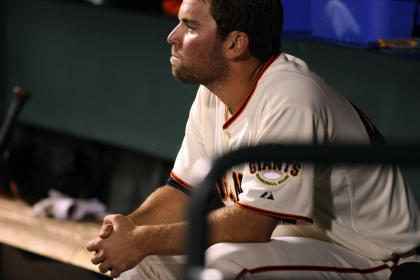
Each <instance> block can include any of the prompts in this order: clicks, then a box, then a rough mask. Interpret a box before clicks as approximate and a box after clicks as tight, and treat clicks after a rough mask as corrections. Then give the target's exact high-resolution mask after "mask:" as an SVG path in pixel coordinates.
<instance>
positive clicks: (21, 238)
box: [0, 196, 101, 273]
mask: <svg viewBox="0 0 420 280" xmlns="http://www.w3.org/2000/svg"><path fill="white" fill-rule="evenodd" d="M100 227H101V223H100V222H74V221H67V220H64V221H60V220H56V219H50V218H43V217H36V216H34V215H33V214H32V213H31V207H30V206H29V205H28V204H26V203H25V202H23V201H22V200H20V199H10V198H5V197H1V196H0V242H1V243H4V244H6V245H9V246H13V247H16V248H19V249H23V250H26V251H29V252H32V253H35V254H38V255H41V256H45V257H48V258H51V259H54V260H57V261H60V262H63V263H67V264H71V265H74V266H78V267H82V268H84V269H87V270H91V271H94V272H98V273H99V270H98V268H97V266H95V265H93V264H92V263H91V262H90V258H91V253H90V252H88V251H87V250H86V249H85V246H86V243H87V242H88V241H90V240H92V239H94V238H95V237H97V235H98V233H99V229H100Z"/></svg>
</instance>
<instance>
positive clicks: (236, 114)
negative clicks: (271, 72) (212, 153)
mask: <svg viewBox="0 0 420 280" xmlns="http://www.w3.org/2000/svg"><path fill="white" fill-rule="evenodd" d="M279 56H280V54H278V55H273V56H272V57H271V58H270V59H269V60H268V61H267V62H265V63H264V65H263V67H262V69H261V71H260V73H258V76H257V78H256V79H255V82H254V84H253V85H252V87H251V90H250V92H249V93H248V96H247V97H246V98H245V100H244V102H243V103H242V105H241V106H240V107H239V109H238V110H237V111H236V112H235V113H234V114H233V115H232V116H231V117H230V118H229V119H228V120H227V121H226V122H225V123H224V124H223V129H227V128H229V127H230V126H231V124H232V123H233V122H234V121H235V120H236V119H237V118H238V117H239V116H240V115H241V114H242V112H243V111H244V110H245V107H246V106H247V105H248V103H249V100H251V97H252V96H253V95H254V92H255V89H256V88H257V85H258V82H259V81H260V79H261V77H262V76H263V75H264V73H265V71H266V70H267V69H268V68H269V67H270V65H271V64H273V62H274V61H275V60H276V59H277V58H278V57H279Z"/></svg>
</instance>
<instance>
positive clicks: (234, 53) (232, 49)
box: [224, 31, 249, 60]
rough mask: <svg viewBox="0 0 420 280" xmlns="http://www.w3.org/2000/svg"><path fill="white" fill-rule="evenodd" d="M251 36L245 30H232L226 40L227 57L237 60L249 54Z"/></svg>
mask: <svg viewBox="0 0 420 280" xmlns="http://www.w3.org/2000/svg"><path fill="white" fill-rule="evenodd" d="M248 45H249V37H248V35H247V34H246V33H245V32H240V31H232V32H230V33H229V35H228V36H227V38H226V39H225V41H224V50H225V55H226V58H228V59H232V60H236V59H240V58H241V57H243V56H244V55H248V54H249V51H248Z"/></svg>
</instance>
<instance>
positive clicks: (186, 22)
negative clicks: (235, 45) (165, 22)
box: [168, 0, 228, 85]
mask: <svg viewBox="0 0 420 280" xmlns="http://www.w3.org/2000/svg"><path fill="white" fill-rule="evenodd" d="M178 18H179V24H178V25H177V26H176V27H175V29H174V30H173V31H172V32H171V34H169V36H168V43H169V44H171V45H172V56H171V64H172V74H173V75H174V76H175V77H176V78H177V79H179V80H181V81H183V82H186V83H194V84H203V85H212V84H214V83H217V82H220V81H222V80H223V77H224V76H225V75H227V73H226V72H227V69H228V67H227V61H226V59H225V58H224V57H223V55H222V49H221V47H222V42H221V41H220V40H219V39H218V38H217V35H216V31H217V24H216V21H215V20H214V19H213V17H212V16H211V15H210V0H209V1H205V2H203V1H199V0H184V1H183V3H182V5H181V8H180V10H179V14H178Z"/></svg>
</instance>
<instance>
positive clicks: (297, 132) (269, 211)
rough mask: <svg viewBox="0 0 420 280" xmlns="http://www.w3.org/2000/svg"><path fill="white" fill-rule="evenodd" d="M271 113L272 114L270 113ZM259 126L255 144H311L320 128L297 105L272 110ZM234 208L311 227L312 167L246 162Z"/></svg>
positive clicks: (318, 136)
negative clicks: (237, 207) (240, 190)
mask: <svg viewBox="0 0 420 280" xmlns="http://www.w3.org/2000/svg"><path fill="white" fill-rule="evenodd" d="M271 112H274V113H271ZM271 112H267V113H266V114H265V115H264V116H263V117H262V121H261V124H260V129H259V132H258V135H257V140H256V142H257V143H256V144H257V145H258V144H314V143H316V142H320V141H323V140H322V139H323V135H324V127H323V125H322V122H321V121H320V119H319V118H318V117H317V116H316V114H315V113H314V112H313V111H312V110H311V109H310V108H308V107H305V106H299V105H281V106H276V107H275V108H274V109H273V110H271ZM241 186H242V190H243V192H242V193H241V194H240V195H239V200H238V201H237V202H236V205H237V206H239V207H241V208H244V209H247V210H250V211H254V212H257V213H260V214H263V215H268V216H271V217H274V218H277V219H280V220H283V221H286V222H288V223H304V224H305V223H306V224H312V223H313V220H312V217H313V209H314V191H315V171H314V165H313V164H310V163H302V162H298V161H295V162H284V161H282V160H281V159H277V160H274V161H271V162H250V163H249V164H248V166H247V167H245V170H244V177H243V180H242V185H241Z"/></svg>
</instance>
